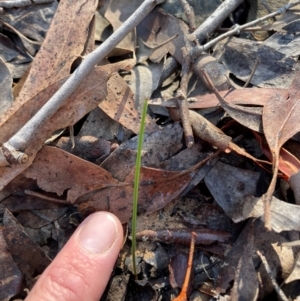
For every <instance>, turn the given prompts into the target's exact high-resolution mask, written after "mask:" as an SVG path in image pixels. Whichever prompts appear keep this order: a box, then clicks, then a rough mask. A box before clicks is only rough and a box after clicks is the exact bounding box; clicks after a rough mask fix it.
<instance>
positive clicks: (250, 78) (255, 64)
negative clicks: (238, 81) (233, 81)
mask: <svg viewBox="0 0 300 301" xmlns="http://www.w3.org/2000/svg"><path fill="white" fill-rule="evenodd" d="M258 64H259V59H256V60H255V63H254V66H253V68H252V71H251V74H250V75H249V77H248V79H247V81H246V83H245V85H244V87H243V88H246V87H247V86H248V85H249V83H250V82H251V80H252V78H253V76H254V73H255V71H256V69H257V66H258Z"/></svg>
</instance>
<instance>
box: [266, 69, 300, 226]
mask: <svg viewBox="0 0 300 301" xmlns="http://www.w3.org/2000/svg"><path fill="white" fill-rule="evenodd" d="M299 88H300V79H299V76H298V75H296V77H295V79H294V81H293V84H292V86H291V88H290V91H289V93H287V94H286V95H285V96H282V95H274V96H273V97H271V98H270V99H269V100H268V101H267V103H266V105H265V106H264V109H263V119H262V120H263V128H264V133H265V136H266V140H267V142H268V145H269V147H270V151H271V153H272V162H273V177H272V181H271V183H270V186H269V188H268V191H267V192H266V194H265V196H264V198H265V210H266V212H265V223H266V227H267V228H270V226H271V225H270V218H271V217H270V202H271V199H272V195H273V193H274V190H275V185H276V180H277V175H278V165H279V153H280V149H281V147H282V145H283V144H284V143H285V142H286V141H287V140H288V139H290V138H291V137H292V136H293V135H295V134H296V133H298V132H299V131H300V124H299V122H298V119H299V113H300V100H299Z"/></svg>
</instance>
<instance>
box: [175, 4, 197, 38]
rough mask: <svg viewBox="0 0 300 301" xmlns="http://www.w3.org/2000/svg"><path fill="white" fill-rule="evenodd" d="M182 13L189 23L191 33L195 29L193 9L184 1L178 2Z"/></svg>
mask: <svg viewBox="0 0 300 301" xmlns="http://www.w3.org/2000/svg"><path fill="white" fill-rule="evenodd" d="M179 2H180V4H181V6H182V8H183V10H184V13H185V15H186V17H187V19H188V23H189V29H190V32H193V31H194V30H195V29H196V20H195V13H194V9H193V8H192V7H191V6H190V5H189V3H188V2H187V1H186V0H179Z"/></svg>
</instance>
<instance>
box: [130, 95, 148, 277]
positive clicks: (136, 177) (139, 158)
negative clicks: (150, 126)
mask: <svg viewBox="0 0 300 301" xmlns="http://www.w3.org/2000/svg"><path fill="white" fill-rule="evenodd" d="M147 108H148V102H147V100H145V102H144V106H143V112H142V120H141V128H140V133H139V138H138V147H137V154H136V162H135V173H134V187H133V205H132V222H131V228H132V229H131V237H132V245H131V252H132V262H133V273H134V275H135V277H137V272H136V270H137V269H136V260H135V251H136V219H137V206H138V197H139V186H140V171H141V161H142V150H143V141H144V132H145V123H146V116H147Z"/></svg>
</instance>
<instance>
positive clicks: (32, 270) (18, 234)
mask: <svg viewBox="0 0 300 301" xmlns="http://www.w3.org/2000/svg"><path fill="white" fill-rule="evenodd" d="M3 224H4V228H3V235H4V238H5V241H6V243H7V247H8V250H9V251H10V253H11V254H12V256H14V257H15V258H18V266H19V267H20V269H21V270H22V272H23V273H24V274H25V275H26V281H27V285H31V284H32V283H30V282H31V281H32V279H33V278H34V277H36V276H37V275H39V274H41V273H42V272H43V271H44V270H45V268H46V267H47V266H48V265H49V264H50V263H51V259H50V258H49V257H48V256H46V254H45V252H44V251H43V249H41V248H40V247H39V246H38V245H37V244H35V243H34V242H33V241H32V240H31V239H30V238H29V237H28V235H27V234H26V232H25V231H24V229H23V227H22V225H21V224H20V223H19V222H18V220H17V219H16V218H15V217H14V216H13V215H12V213H11V212H9V211H8V210H5V212H4V215H3ZM20 246H22V247H20Z"/></svg>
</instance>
